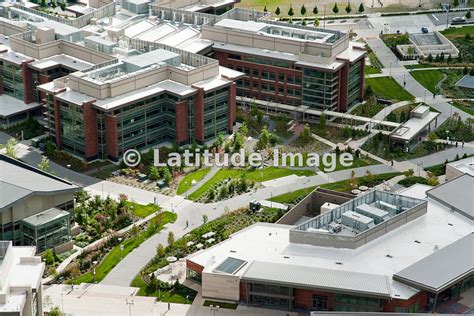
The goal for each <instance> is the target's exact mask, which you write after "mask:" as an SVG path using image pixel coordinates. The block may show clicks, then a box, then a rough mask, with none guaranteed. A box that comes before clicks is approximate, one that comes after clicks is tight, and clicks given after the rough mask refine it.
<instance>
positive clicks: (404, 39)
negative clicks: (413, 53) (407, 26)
mask: <svg viewBox="0 0 474 316" xmlns="http://www.w3.org/2000/svg"><path fill="white" fill-rule="evenodd" d="M380 37H381V39H382V41H384V43H385V45H387V46H388V47H390V48H391V49H392V50H394V49H395V47H396V46H397V45H407V44H410V38H409V37H408V34H383V35H381V36H380Z"/></svg>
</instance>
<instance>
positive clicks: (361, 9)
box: [359, 3, 365, 13]
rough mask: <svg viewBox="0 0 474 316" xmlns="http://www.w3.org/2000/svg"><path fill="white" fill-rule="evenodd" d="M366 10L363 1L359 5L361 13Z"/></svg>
mask: <svg viewBox="0 0 474 316" xmlns="http://www.w3.org/2000/svg"><path fill="white" fill-rule="evenodd" d="M364 11H365V8H364V4H363V3H361V4H360V5H359V13H362V12H364Z"/></svg>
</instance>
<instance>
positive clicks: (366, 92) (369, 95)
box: [364, 84, 374, 99]
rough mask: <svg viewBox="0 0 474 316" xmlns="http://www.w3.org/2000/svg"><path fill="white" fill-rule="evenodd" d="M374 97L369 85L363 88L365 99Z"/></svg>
mask: <svg viewBox="0 0 474 316" xmlns="http://www.w3.org/2000/svg"><path fill="white" fill-rule="evenodd" d="M373 95H374V90H373V89H372V86H371V85H370V84H368V85H367V86H366V87H365V92H364V96H365V98H366V99H369V98H370V97H372V96H373Z"/></svg>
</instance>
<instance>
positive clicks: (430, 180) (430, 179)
mask: <svg viewBox="0 0 474 316" xmlns="http://www.w3.org/2000/svg"><path fill="white" fill-rule="evenodd" d="M426 183H427V184H428V185H431V186H436V185H438V184H439V181H438V177H437V176H436V175H435V174H434V173H432V172H430V171H428V172H427V173H426Z"/></svg>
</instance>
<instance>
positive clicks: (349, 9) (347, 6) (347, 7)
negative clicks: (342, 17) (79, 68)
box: [346, 2, 352, 14]
mask: <svg viewBox="0 0 474 316" xmlns="http://www.w3.org/2000/svg"><path fill="white" fill-rule="evenodd" d="M351 11H352V8H351V4H350V3H349V2H348V3H347V5H346V13H347V14H349V13H351Z"/></svg>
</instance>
